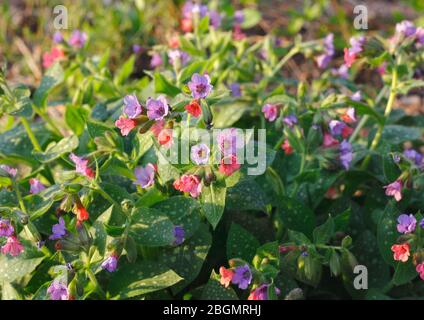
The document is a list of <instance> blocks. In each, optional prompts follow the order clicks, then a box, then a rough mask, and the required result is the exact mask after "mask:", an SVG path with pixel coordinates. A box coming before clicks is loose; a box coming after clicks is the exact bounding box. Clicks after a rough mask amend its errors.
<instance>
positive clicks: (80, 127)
mask: <svg viewBox="0 0 424 320" xmlns="http://www.w3.org/2000/svg"><path fill="white" fill-rule="evenodd" d="M86 116H87V115H86V112H85V111H84V110H83V109H82V108H78V107H75V106H72V105H68V106H66V111H65V122H66V124H67V125H68V127H69V128H70V129H71V130H72V131H73V132H74V133H75V134H76V135H78V136H79V135H81V134H82V133H83V131H84V127H85V117H86Z"/></svg>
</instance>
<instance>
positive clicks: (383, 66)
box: [377, 61, 387, 76]
mask: <svg viewBox="0 0 424 320" xmlns="http://www.w3.org/2000/svg"><path fill="white" fill-rule="evenodd" d="M386 67H387V62H386V61H384V62H383V63H382V64H380V65H379V66H378V67H377V72H378V74H379V75H380V76H384V74H385V73H386Z"/></svg>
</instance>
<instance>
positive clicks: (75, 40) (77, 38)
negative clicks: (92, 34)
mask: <svg viewBox="0 0 424 320" xmlns="http://www.w3.org/2000/svg"><path fill="white" fill-rule="evenodd" d="M86 41H87V34H86V33H85V32H82V31H80V30H75V31H73V32H72V34H71V38H70V39H69V44H70V45H71V46H73V47H74V48H78V49H81V48H82V47H84V45H85V42H86Z"/></svg>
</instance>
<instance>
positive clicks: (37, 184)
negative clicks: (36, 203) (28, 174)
mask: <svg viewBox="0 0 424 320" xmlns="http://www.w3.org/2000/svg"><path fill="white" fill-rule="evenodd" d="M29 185H30V187H29V192H30V193H32V194H36V193H39V192H41V191H43V190H44V189H46V187H45V186H44V184H42V183H41V181H40V180H38V179H35V178H31V179H29Z"/></svg>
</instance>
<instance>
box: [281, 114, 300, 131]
mask: <svg viewBox="0 0 424 320" xmlns="http://www.w3.org/2000/svg"><path fill="white" fill-rule="evenodd" d="M283 123H284V124H285V125H286V126H288V127H289V128H293V126H294V125H295V124H297V117H296V116H295V115H294V114H291V115H288V116H287V117H284V118H283Z"/></svg>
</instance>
